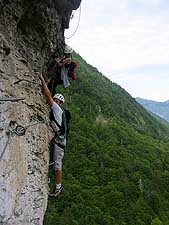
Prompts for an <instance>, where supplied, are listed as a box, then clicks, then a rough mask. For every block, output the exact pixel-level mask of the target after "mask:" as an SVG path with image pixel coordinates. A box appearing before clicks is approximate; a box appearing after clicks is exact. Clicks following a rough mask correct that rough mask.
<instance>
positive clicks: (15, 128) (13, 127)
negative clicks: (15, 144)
mask: <svg viewBox="0 0 169 225" xmlns="http://www.w3.org/2000/svg"><path fill="white" fill-rule="evenodd" d="M33 120H34V121H35V122H33V123H32V124H29V125H26V126H22V125H19V124H18V123H17V122H16V121H10V123H9V125H8V130H7V131H6V135H7V136H8V139H7V141H6V143H5V146H4V149H3V151H2V153H1V154H0V160H1V159H2V157H3V155H4V153H5V150H6V148H7V146H8V144H9V140H10V137H11V136H12V135H13V134H16V135H18V136H23V135H25V133H26V130H27V129H28V128H29V127H31V126H35V125H37V124H41V123H46V124H48V120H47V118H46V119H44V118H42V117H41V116H38V117H37V118H33ZM3 137H4V136H2V137H1V138H0V141H1V140H2V138H3Z"/></svg>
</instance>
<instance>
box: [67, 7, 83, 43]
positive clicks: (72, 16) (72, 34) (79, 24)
mask: <svg viewBox="0 0 169 225" xmlns="http://www.w3.org/2000/svg"><path fill="white" fill-rule="evenodd" d="M74 14H75V13H74ZM74 14H72V16H71V19H73V17H74ZM80 18H81V5H80V7H79V18H78V23H77V26H76V29H75V31H74V32H73V33H72V34H71V35H70V36H69V37H66V36H65V38H66V39H70V38H72V37H73V36H74V35H75V34H76V32H77V30H78V28H79V25H80Z"/></svg>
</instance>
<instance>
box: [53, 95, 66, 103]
mask: <svg viewBox="0 0 169 225" xmlns="http://www.w3.org/2000/svg"><path fill="white" fill-rule="evenodd" d="M54 98H57V99H59V100H60V101H61V102H63V103H64V102H65V98H64V96H63V95H62V94H60V93H57V94H55V95H54V96H53V99H54Z"/></svg>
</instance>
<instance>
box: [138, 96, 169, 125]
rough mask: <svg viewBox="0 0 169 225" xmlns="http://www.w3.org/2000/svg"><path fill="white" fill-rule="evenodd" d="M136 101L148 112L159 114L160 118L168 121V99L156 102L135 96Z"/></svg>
mask: <svg viewBox="0 0 169 225" xmlns="http://www.w3.org/2000/svg"><path fill="white" fill-rule="evenodd" d="M136 101H137V102H138V103H140V104H141V105H142V106H143V107H144V108H146V109H147V110H149V111H150V112H152V113H154V114H156V115H157V116H160V117H161V118H162V119H165V120H167V121H168V122H169V100H167V101H164V102H157V101H153V100H148V99H143V98H138V97H137V98H136Z"/></svg>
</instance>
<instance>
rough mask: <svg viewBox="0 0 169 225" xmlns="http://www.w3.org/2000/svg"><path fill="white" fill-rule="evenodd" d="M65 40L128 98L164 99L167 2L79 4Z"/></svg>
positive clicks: (168, 96)
mask: <svg viewBox="0 0 169 225" xmlns="http://www.w3.org/2000/svg"><path fill="white" fill-rule="evenodd" d="M78 16H79V10H77V11H76V13H75V16H74V18H73V19H72V20H71V23H70V29H69V30H67V31H66V32H65V36H67V37H69V36H70V35H71V34H72V33H73V32H74V30H75V28H76V25H77V22H78ZM66 42H67V43H68V44H69V45H71V46H72V47H73V49H74V50H75V51H76V52H78V53H79V54H80V55H81V56H82V57H83V58H84V59H85V60H86V61H87V62H88V63H90V64H91V65H93V66H95V67H97V68H98V70H99V71H100V72H102V73H103V74H104V75H105V76H107V77H108V78H109V79H111V80H112V81H113V82H116V83H118V84H119V85H121V86H122V87H123V88H124V89H126V91H128V92H129V93H130V94H131V95H132V96H133V97H142V98H146V99H152V100H156V101H165V100H169V0H105V1H103V0H82V4H81V17H80V25H79V28H78V30H77V32H76V34H75V35H74V36H73V37H72V38H71V39H66Z"/></svg>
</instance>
